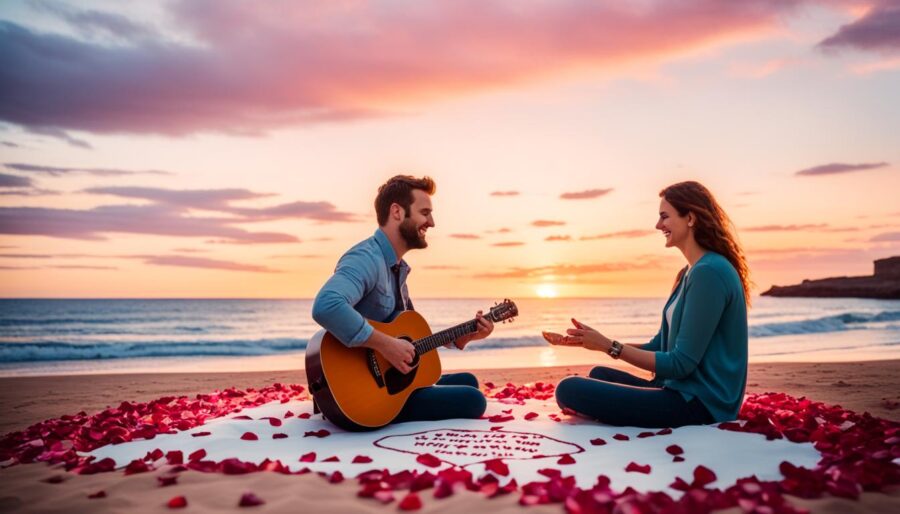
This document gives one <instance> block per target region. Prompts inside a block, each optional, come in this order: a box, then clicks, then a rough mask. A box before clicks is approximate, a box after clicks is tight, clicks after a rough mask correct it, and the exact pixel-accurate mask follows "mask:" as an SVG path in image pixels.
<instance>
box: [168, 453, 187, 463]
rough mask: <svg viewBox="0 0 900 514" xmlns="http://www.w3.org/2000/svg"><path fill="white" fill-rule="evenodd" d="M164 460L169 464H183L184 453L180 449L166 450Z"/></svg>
mask: <svg viewBox="0 0 900 514" xmlns="http://www.w3.org/2000/svg"><path fill="white" fill-rule="evenodd" d="M166 462H167V463H169V464H184V453H182V452H181V450H172V451H170V452H166Z"/></svg>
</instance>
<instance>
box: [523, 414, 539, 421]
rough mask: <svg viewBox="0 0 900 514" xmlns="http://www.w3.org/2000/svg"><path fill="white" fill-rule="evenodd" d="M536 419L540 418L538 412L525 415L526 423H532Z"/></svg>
mask: <svg viewBox="0 0 900 514" xmlns="http://www.w3.org/2000/svg"><path fill="white" fill-rule="evenodd" d="M536 417H538V413H537V412H529V413H528V414H526V415H525V421H531V420H533V419H534V418H536Z"/></svg>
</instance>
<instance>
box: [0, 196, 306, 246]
mask: <svg viewBox="0 0 900 514" xmlns="http://www.w3.org/2000/svg"><path fill="white" fill-rule="evenodd" d="M232 223H235V220H227V219H222V218H203V217H198V216H185V215H184V213H183V211H182V210H179V209H174V210H173V209H172V208H171V207H170V206H165V205H107V206H100V207H95V208H93V209H87V210H77V209H53V208H44V207H0V234H15V235H39V236H48V237H59V238H67V239H83V240H94V241H101V240H105V239H106V238H105V237H104V236H103V234H107V233H125V234H145V235H158V236H175V237H210V236H211V237H221V238H223V239H225V240H228V241H233V242H242V243H296V242H299V240H298V239H297V238H296V237H294V236H292V235H290V234H281V233H274V232H248V231H246V230H244V229H241V228H236V227H232V226H230V224H232Z"/></svg>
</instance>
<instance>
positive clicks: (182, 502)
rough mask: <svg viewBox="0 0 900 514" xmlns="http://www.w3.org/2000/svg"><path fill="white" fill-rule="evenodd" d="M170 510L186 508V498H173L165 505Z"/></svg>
mask: <svg viewBox="0 0 900 514" xmlns="http://www.w3.org/2000/svg"><path fill="white" fill-rule="evenodd" d="M166 505H167V506H168V507H169V508H170V509H183V508H185V507H187V498H185V497H184V496H175V497H173V498H172V499H171V500H169V503H167V504H166Z"/></svg>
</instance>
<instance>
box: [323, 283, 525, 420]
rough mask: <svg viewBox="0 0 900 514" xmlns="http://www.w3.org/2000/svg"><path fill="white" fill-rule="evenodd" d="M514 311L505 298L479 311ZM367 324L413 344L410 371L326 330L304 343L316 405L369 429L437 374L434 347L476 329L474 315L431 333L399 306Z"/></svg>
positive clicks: (505, 315) (495, 316)
mask: <svg viewBox="0 0 900 514" xmlns="http://www.w3.org/2000/svg"><path fill="white" fill-rule="evenodd" d="M518 314H519V310H518V308H517V307H516V304H515V303H513V302H512V301H511V300H504V301H503V302H502V303H500V304H495V305H494V307H492V308H491V309H490V311H489V312H488V313H487V314H485V316H484V317H485V318H488V319H490V320H491V321H493V322H495V323H498V322H505V321H506V320H509V319H512V318H514V317H515V316H517V315H518ZM369 324H370V325H372V327H374V328H375V330H379V331H381V332H384V333H385V334H388V335H390V336H393V337H397V338H399V339H405V340H407V341H409V342H410V343H412V344H413V346H415V348H416V356H415V358H414V359H413V362H412V363H411V364H410V366H411V367H412V370H411V371H410V372H409V373H407V374H403V373H401V372H400V371H399V370H397V369H396V368H394V367H393V366H391V364H390V363H389V362H388V361H387V360H386V359H385V358H384V357H382V356H381V354H379V353H378V352H376V351H374V350H371V349H368V348H348V347H347V346H345V345H344V344H343V343H341V342H340V341H339V340H338V339H337V338H336V337H334V336H333V335H332V334H331V333H330V332H328V331H326V330H320V331H319V332H317V333H316V335H314V336H313V337H312V339H310V341H309V344H308V345H307V347H306V379H307V383H308V384H309V390H310V392H311V393H312V395H313V399H314V400H315V405H316V408H317V409H319V410H321V412H322V414H324V416H325V418H327V419H328V420H329V421H331V422H332V423H334V424H335V425H337V426H339V427H341V428H343V429H345V430H353V431H361V430H374V429H376V428H381V427H383V426H385V425H387V424H389V423H390V422H391V421H393V420H394V418H396V417H397V415H398V414H400V410H401V409H403V406H404V405H405V404H406V400H407V399H408V398H409V395H410V394H412V392H413V391H415V390H416V389H421V388H423V387H428V386H432V385H434V384H435V382H437V381H438V379H439V378H440V377H441V360H440V358H439V357H438V352H435V351H434V350H435V349H437V348H440V347H441V346H444V345H445V344H448V343H452V342H454V341H456V340H457V339H459V338H460V337H461V336H464V335H466V334H470V333H473V332H475V331H477V330H478V325H477V320H475V319H473V320H470V321H467V322H465V323H461V324H459V325H456V326H453V327H450V328H448V329H446V330H442V331H440V332H438V333H436V334H432V333H431V329H430V328H428V323H427V322H426V321H425V318H423V317H422V315H420V314H419V313H417V312H415V311H403V312H401V313H400V314H399V315H398V316H397V317H396V318H394V320H393V321H391V322H389V323H379V322H376V321H369Z"/></svg>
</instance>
